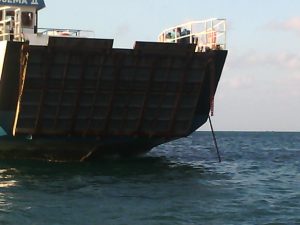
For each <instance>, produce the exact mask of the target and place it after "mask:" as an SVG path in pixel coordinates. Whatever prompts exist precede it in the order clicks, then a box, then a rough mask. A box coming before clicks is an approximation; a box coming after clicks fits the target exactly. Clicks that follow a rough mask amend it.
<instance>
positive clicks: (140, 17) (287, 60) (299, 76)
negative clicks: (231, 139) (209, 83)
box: [39, 0, 300, 131]
mask: <svg viewBox="0 0 300 225" xmlns="http://www.w3.org/2000/svg"><path fill="white" fill-rule="evenodd" d="M45 3H46V8H45V9H43V10H42V11H41V12H40V17H39V24H40V26H41V27H55V28H76V29H87V30H93V31H95V36H96V37H99V38H114V39H115V43H114V46H115V47H129V48H131V47H132V46H133V44H134V41H135V40H143V41H145V40H146V41H147V40H148V41H155V40H156V39H157V35H158V34H159V33H160V32H161V31H162V30H163V29H165V28H168V27H171V26H173V25H177V24H179V23H183V22H187V21H189V20H202V19H207V18H212V17H217V18H226V19H227V22H228V43H227V46H228V49H229V55H228V59H227V62H226V65H225V68H224V72H223V75H222V78H221V81H220V84H219V88H218V91H217V95H216V103H215V105H216V107H215V114H216V115H215V116H214V117H213V122H214V126H215V129H216V130H245V131H300V118H299V117H300V1H299V0H215V1H207V0H206V1H202V0H185V1H179V0H175V1H170V0H152V1H151V0H128V1H125V0H114V1H103V0H88V1H82V0H81V1H79V0H78V1H77V0H73V1H61V0H49V1H45ZM203 129H206V127H204V128H203Z"/></svg>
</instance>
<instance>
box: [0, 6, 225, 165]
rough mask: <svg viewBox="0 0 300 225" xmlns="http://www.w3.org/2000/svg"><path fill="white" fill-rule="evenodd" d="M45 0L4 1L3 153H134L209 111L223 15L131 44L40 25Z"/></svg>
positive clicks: (195, 124) (0, 44)
mask: <svg viewBox="0 0 300 225" xmlns="http://www.w3.org/2000/svg"><path fill="white" fill-rule="evenodd" d="M44 7H45V3H44V1H43V0H30V1H29V0H28V1H13V0H12V1H5V2H4V1H1V2H0V159H40V160H53V161H84V160H94V159H98V158H101V157H103V156H104V155H120V156H131V155H137V154H142V153H146V152H148V151H150V150H151V149H152V148H153V147H155V146H158V145H160V144H163V143H166V142H169V141H172V140H175V139H178V138H182V137H186V136H188V135H190V134H191V133H192V132H194V131H195V130H196V129H198V128H199V127H201V126H202V125H203V124H204V123H205V122H206V121H207V120H208V116H209V113H210V112H213V100H214V95H215V92H216V89H217V86H218V82H219V80H220V76H221V73H222V70H223V66H224V63H225V59H226V56H227V50H226V21H225V20H224V19H209V20H205V21H192V22H189V23H186V24H181V25H179V26H175V27H172V28H169V29H166V30H164V31H163V32H162V33H161V34H160V35H159V38H158V41H157V42H139V41H137V42H135V45H134V47H133V48H132V49H119V48H114V47H113V40H111V39H98V38H94V37H89V32H88V31H82V30H73V29H40V28H38V12H39V10H41V9H43V8H44Z"/></svg>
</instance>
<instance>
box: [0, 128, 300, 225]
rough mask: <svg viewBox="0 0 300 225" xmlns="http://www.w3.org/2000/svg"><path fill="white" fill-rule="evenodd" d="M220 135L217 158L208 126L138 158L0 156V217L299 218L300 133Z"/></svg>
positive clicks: (76, 220) (27, 223)
mask: <svg viewBox="0 0 300 225" xmlns="http://www.w3.org/2000/svg"><path fill="white" fill-rule="evenodd" d="M219 136H221V138H220V139H219V145H220V149H221V151H222V154H223V159H224V161H223V163H221V164H219V163H218V162H217V157H216V154H215V150H214V148H213V147H212V144H211V136H210V134H209V133H208V134H206V133H204V134H203V133H196V134H194V135H193V136H192V137H190V138H186V139H182V140H179V141H175V142H171V143H168V144H166V145H164V146H161V147H159V148H156V149H155V150H154V151H152V152H150V153H149V154H147V155H146V156H144V157H140V158H130V159H107V160H102V161H98V162H86V163H49V162H34V161H31V162H30V161H18V162H16V161H13V162H8V161H5V162H3V161H0V224H1V225H2V224H5V225H9V224H12V225H15V224H22V225H32V224H43V225H53V224H61V225H66V224H72V225H77V224H78V225H82V224H116V225H118V224H131V225H135V224H136V225H137V224H143V225H144V224H146V225H147V224H149V225H152V224H166V225H169V224H170V225H171V224H172V225H174V224H175V225H176V224H178V225H179V224H180V225H181V224H214V225H215V224H216V225H217V224H300V220H299V215H300V211H299V209H300V191H299V186H300V183H299V182H300V179H299V174H300V169H299V168H300V164H299V163H300V161H299V160H298V159H299V156H300V151H299V150H300V142H299V141H300V135H298V134H274V133H266V134H256V133H219ZM297 140H298V141H297ZM297 143H298V144H297ZM289 149H292V150H289Z"/></svg>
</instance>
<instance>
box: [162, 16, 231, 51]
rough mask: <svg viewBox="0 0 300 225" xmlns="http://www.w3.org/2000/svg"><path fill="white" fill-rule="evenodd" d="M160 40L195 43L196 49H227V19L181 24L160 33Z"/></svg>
mask: <svg viewBox="0 0 300 225" xmlns="http://www.w3.org/2000/svg"><path fill="white" fill-rule="evenodd" d="M158 41H159V42H170V43H193V44H196V46H197V48H196V51H207V50H209V49H213V50H216V49H226V20H225V19H216V18H213V19H208V20H203V21H191V22H188V23H184V24H180V25H178V26H175V27H171V28H168V29H166V30H164V31H163V32H162V33H160V35H159V37H158Z"/></svg>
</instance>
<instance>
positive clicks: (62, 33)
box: [38, 28, 95, 38]
mask: <svg viewBox="0 0 300 225" xmlns="http://www.w3.org/2000/svg"><path fill="white" fill-rule="evenodd" d="M38 33H39V34H42V35H48V36H59V37H87V38H91V37H94V36H95V33H94V32H93V31H90V30H76V29H59V28H39V29H38Z"/></svg>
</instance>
